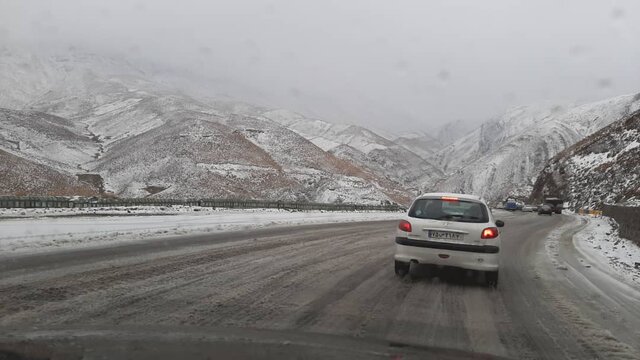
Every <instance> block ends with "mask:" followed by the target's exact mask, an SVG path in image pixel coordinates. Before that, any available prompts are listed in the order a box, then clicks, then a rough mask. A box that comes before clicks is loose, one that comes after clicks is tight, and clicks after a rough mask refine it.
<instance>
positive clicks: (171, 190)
mask: <svg viewBox="0 0 640 360" xmlns="http://www.w3.org/2000/svg"><path fill="white" fill-rule="evenodd" d="M0 100H1V102H0V105H2V106H4V107H8V108H10V109H13V110H2V111H0V126H1V128H0V129H1V130H0V149H4V150H6V151H7V152H9V153H11V154H12V155H14V156H17V157H19V158H21V159H25V160H28V161H32V162H34V163H37V164H42V165H43V166H48V167H52V168H54V169H55V170H56V171H61V172H63V173H64V174H66V175H67V176H70V177H71V178H73V177H74V176H75V173H76V172H80V173H98V174H100V175H101V176H102V177H103V179H104V182H105V187H106V189H107V190H112V191H114V192H115V193H116V194H117V195H121V196H150V195H152V196H161V197H191V196H198V197H209V196H211V197H252V198H271V199H287V200H306V201H327V202H333V201H345V202H355V203H379V202H381V201H393V202H399V203H406V202H407V201H408V199H409V197H408V196H407V194H408V190H406V188H405V187H404V186H403V185H401V184H400V183H399V182H398V181H395V180H393V179H389V178H387V177H386V175H385V174H381V173H378V172H376V171H375V170H374V169H371V168H364V167H362V166H360V165H359V164H356V163H353V162H350V161H348V160H345V159H340V158H338V157H336V156H335V155H334V154H332V153H330V152H327V151H325V150H324V149H323V148H322V147H318V146H317V145H315V144H314V143H313V142H311V141H309V140H307V139H305V137H303V136H301V135H299V134H298V133H297V132H295V131H292V130H289V129H287V127H286V126H283V125H282V124H280V123H278V122H276V121H273V120H271V119H269V118H267V117H264V116H262V115H261V114H262V113H264V112H265V111H264V110H263V109H261V108H259V107H253V106H250V105H246V104H242V103H237V104H234V103H233V102H229V101H211V100H209V99H195V98H193V97H190V96H188V95H185V94H183V93H182V92H180V91H178V90H176V89H173V88H170V87H167V86H166V85H165V84H162V83H157V82H154V78H153V77H151V76H149V74H147V73H145V71H142V70H139V69H137V68H135V67H134V66H132V65H131V64H128V63H126V62H123V63H119V62H118V60H114V59H108V58H103V57H100V56H95V55H86V54H74V53H70V54H65V55H64V56H59V55H48V56H35V55H33V54H29V53H26V54H25V53H21V52H17V53H13V52H10V51H8V50H6V49H4V50H2V56H1V57H0ZM256 115H257V116H256ZM347 133H348V132H347V131H345V132H344V136H345V137H343V138H342V139H343V140H344V141H345V142H346V141H348V140H347V137H348V135H346V134H347ZM353 144H354V145H355V143H353ZM340 145H342V144H340Z"/></svg>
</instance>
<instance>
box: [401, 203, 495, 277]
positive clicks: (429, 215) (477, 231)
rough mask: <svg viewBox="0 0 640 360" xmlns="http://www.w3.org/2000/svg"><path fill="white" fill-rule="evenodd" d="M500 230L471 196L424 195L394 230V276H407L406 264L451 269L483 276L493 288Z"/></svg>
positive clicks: (483, 206)
mask: <svg viewBox="0 0 640 360" xmlns="http://www.w3.org/2000/svg"><path fill="white" fill-rule="evenodd" d="M502 226H504V222H502V221H501V220H494V219H493V215H492V214H491V211H490V210H489V208H488V206H487V203H486V202H484V201H483V200H481V199H480V198H479V197H477V196H473V195H464V194H451V193H429V194H424V195H422V196H420V197H418V198H417V199H415V200H414V201H413V204H412V205H411V207H410V208H409V211H408V213H407V215H406V217H405V218H404V219H403V220H401V221H400V223H399V224H398V230H397V233H396V253H395V271H396V274H397V275H399V276H404V275H405V274H407V273H408V271H409V267H410V264H411V262H416V263H418V264H430V265H437V266H453V267H458V268H463V269H469V270H477V271H484V272H485V279H486V282H487V283H488V284H489V285H492V286H494V287H495V286H497V285H498V255H499V253H500V232H499V231H498V228H499V227H502Z"/></svg>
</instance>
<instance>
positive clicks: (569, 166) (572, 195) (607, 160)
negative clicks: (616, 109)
mask: <svg viewBox="0 0 640 360" xmlns="http://www.w3.org/2000/svg"><path fill="white" fill-rule="evenodd" d="M545 193H555V194H561V195H563V196H565V198H566V199H567V200H568V202H569V203H570V204H571V205H572V206H573V207H576V208H582V207H588V208H594V207H599V206H600V205H602V204H614V203H626V204H631V205H634V204H638V203H640V110H638V111H636V112H635V113H633V114H632V115H629V116H627V117H625V118H623V119H620V120H618V121H616V122H614V123H612V124H610V125H609V126H607V127H605V128H603V129H601V130H599V131H597V132H595V133H594V134H592V135H590V136H588V137H586V138H584V139H582V140H581V141H579V142H578V143H576V144H575V145H573V146H571V147H569V148H567V149H565V150H564V151H562V152H561V153H559V154H558V155H557V156H555V157H553V158H552V159H550V160H549V163H548V164H547V165H546V166H545V168H544V169H543V170H542V172H541V174H540V176H539V177H538V180H537V182H536V184H535V188H534V192H533V194H532V197H534V198H540V197H541V196H542V195H543V194H545Z"/></svg>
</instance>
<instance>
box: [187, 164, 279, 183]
mask: <svg viewBox="0 0 640 360" xmlns="http://www.w3.org/2000/svg"><path fill="white" fill-rule="evenodd" d="M196 166H198V167H200V168H204V169H207V170H208V171H209V172H212V173H215V174H218V175H222V176H229V177H235V178H240V179H246V178H250V177H252V176H255V175H256V174H259V173H260V172H263V171H270V172H274V173H275V172H276V170H275V169H272V168H267V167H261V166H255V165H240V164H229V163H226V164H204V163H198V164H196Z"/></svg>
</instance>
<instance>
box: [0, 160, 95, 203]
mask: <svg viewBox="0 0 640 360" xmlns="http://www.w3.org/2000/svg"><path fill="white" fill-rule="evenodd" d="M33 194H38V195H51V196H54V195H57V196H74V195H81V196H93V195H97V194H98V189H97V188H95V187H93V186H91V185H89V184H86V183H83V182H80V181H78V179H76V177H75V176H74V175H71V174H69V173H65V172H62V171H58V170H56V169H54V168H52V167H49V166H47V165H44V164H40V163H37V162H34V161H30V160H27V159H25V158H22V157H19V156H16V155H14V154H12V153H9V152H6V151H4V150H2V149H0V195H33Z"/></svg>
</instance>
